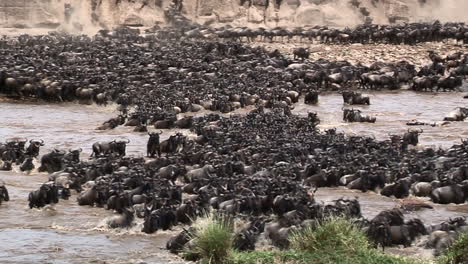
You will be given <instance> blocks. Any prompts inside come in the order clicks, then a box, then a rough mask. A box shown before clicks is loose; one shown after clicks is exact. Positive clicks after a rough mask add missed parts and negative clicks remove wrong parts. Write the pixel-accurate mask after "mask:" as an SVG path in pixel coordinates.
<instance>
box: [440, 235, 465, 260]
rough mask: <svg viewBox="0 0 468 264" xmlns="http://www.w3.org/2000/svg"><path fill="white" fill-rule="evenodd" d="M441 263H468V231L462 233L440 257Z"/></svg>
mask: <svg viewBox="0 0 468 264" xmlns="http://www.w3.org/2000/svg"><path fill="white" fill-rule="evenodd" d="M438 263H440V264H466V263H468V233H462V234H460V236H459V237H458V239H457V240H455V242H454V243H453V245H452V246H451V247H450V248H448V249H447V251H446V252H445V254H444V255H443V256H442V257H440V258H439V260H438Z"/></svg>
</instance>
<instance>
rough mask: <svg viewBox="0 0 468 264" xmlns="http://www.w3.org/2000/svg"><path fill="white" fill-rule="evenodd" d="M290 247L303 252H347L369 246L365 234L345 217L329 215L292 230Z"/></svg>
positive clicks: (364, 248) (351, 252)
mask: <svg viewBox="0 0 468 264" xmlns="http://www.w3.org/2000/svg"><path fill="white" fill-rule="evenodd" d="M289 239H290V242H291V248H292V249H295V250H298V251H305V252H311V253H313V252H318V251H324V252H331V251H334V252H337V251H339V252H343V253H348V254H353V253H356V252H358V251H360V250H366V249H368V248H369V247H370V245H369V241H368V240H367V237H366V235H365V234H364V232H362V231H361V230H360V229H359V228H358V227H357V226H356V225H354V224H353V223H352V222H351V221H349V220H348V219H346V218H341V217H330V218H328V219H326V220H325V221H323V222H317V223H316V224H315V225H313V226H308V227H305V228H304V229H300V230H297V231H293V232H292V234H291V236H290V238H289Z"/></svg>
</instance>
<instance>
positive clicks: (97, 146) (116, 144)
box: [91, 140, 130, 157]
mask: <svg viewBox="0 0 468 264" xmlns="http://www.w3.org/2000/svg"><path fill="white" fill-rule="evenodd" d="M128 143H130V140H127V141H122V140H119V141H116V140H113V141H111V142H96V143H94V144H93V153H92V154H91V157H93V156H95V157H99V156H101V155H106V154H112V153H115V154H117V155H119V156H121V157H122V156H125V150H126V147H127V144H128Z"/></svg>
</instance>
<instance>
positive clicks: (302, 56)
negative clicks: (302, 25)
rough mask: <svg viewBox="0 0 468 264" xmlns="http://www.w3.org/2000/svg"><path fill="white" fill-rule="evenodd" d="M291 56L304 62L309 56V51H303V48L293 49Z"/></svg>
mask: <svg viewBox="0 0 468 264" xmlns="http://www.w3.org/2000/svg"><path fill="white" fill-rule="evenodd" d="M293 54H294V59H297V58H299V59H301V60H305V59H308V58H309V56H310V51H309V49H305V48H298V49H295V50H294V51H293Z"/></svg>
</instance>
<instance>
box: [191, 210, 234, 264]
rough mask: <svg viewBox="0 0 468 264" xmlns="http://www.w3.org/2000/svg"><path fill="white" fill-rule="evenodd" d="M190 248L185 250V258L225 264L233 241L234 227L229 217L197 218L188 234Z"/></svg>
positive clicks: (208, 216) (212, 215)
mask: <svg viewBox="0 0 468 264" xmlns="http://www.w3.org/2000/svg"><path fill="white" fill-rule="evenodd" d="M189 235H190V237H191V240H192V241H191V242H190V244H191V246H190V247H189V248H188V249H186V250H185V252H184V253H183V255H184V256H185V257H186V258H189V259H194V258H200V259H201V261H202V263H213V264H219V263H227V262H228V261H229V257H230V254H231V251H232V243H233V241H234V225H233V221H232V219H231V218H230V217H228V216H225V215H216V214H214V213H210V214H208V215H206V216H204V217H200V218H198V219H197V220H196V221H195V223H194V224H193V231H192V232H190V233H189Z"/></svg>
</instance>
